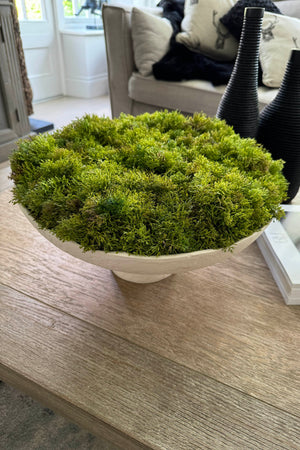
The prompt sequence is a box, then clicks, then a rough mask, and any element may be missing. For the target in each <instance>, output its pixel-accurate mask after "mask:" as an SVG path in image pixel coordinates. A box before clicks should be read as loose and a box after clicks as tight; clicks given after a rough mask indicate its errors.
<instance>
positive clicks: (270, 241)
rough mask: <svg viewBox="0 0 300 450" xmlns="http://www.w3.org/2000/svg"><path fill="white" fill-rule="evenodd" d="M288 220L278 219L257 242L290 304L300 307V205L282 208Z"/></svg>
mask: <svg viewBox="0 0 300 450" xmlns="http://www.w3.org/2000/svg"><path fill="white" fill-rule="evenodd" d="M282 207H283V209H284V210H285V213H286V215H285V217H284V218H283V219H281V220H280V221H278V220H274V221H272V223H271V224H270V225H269V226H268V227H267V228H266V230H265V231H264V232H263V233H262V234H261V236H260V237H259V238H258V239H257V244H258V246H259V248H260V251H261V252H262V254H263V256H264V258H265V260H266V262H267V264H268V266H269V268H270V270H271V273H272V275H273V277H274V279H275V281H276V283H277V285H278V287H279V289H280V292H281V294H282V296H283V298H284V301H285V303H286V304H287V305H300V205H282Z"/></svg>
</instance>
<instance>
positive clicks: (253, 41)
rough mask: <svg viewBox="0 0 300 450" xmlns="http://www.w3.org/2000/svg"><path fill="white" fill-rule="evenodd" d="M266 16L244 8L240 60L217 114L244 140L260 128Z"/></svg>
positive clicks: (261, 10)
mask: <svg viewBox="0 0 300 450" xmlns="http://www.w3.org/2000/svg"><path fill="white" fill-rule="evenodd" d="M263 15H264V8H254V7H251V8H245V13H244V22H243V28H242V34H241V39H240V44H239V49H238V54H237V58H236V61H235V65H234V68H233V71H232V74H231V77H230V80H229V82H228V85H227V88H226V90H225V92H224V94H223V96H222V98H221V101H220V104H219V106H218V110H217V114H216V117H218V118H219V119H224V120H225V121H226V122H227V123H228V125H231V126H232V127H233V129H234V131H235V132H236V133H239V135H240V136H241V137H244V138H246V137H251V138H254V137H255V136H256V131H257V125H258V115H259V109H258V95H257V85H258V67H259V44H260V36H261V27H262V19H263Z"/></svg>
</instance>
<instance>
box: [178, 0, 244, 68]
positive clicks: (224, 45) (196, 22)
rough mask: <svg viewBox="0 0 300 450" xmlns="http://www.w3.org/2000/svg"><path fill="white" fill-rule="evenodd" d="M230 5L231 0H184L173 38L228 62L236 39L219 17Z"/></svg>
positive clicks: (231, 4)
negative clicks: (180, 20) (177, 29)
mask: <svg viewBox="0 0 300 450" xmlns="http://www.w3.org/2000/svg"><path fill="white" fill-rule="evenodd" d="M233 5H234V0H186V2H185V6H184V18H183V21H182V22H181V29H182V32H181V33H178V34H177V36H176V41H177V42H179V43H181V44H184V45H185V46H186V47H188V48H189V49H190V50H192V51H196V52H198V53H202V54H203V55H205V56H209V57H211V58H214V59H215V60H219V61H232V60H233V59H234V58H235V57H236V54H237V48H238V42H237V40H236V39H235V38H234V37H233V36H232V35H231V34H230V33H229V32H228V30H227V29H226V28H225V27H224V26H223V25H222V24H221V23H220V20H219V19H220V17H222V16H223V15H224V14H225V13H226V12H227V11H229V10H230V9H231V8H232V7H233Z"/></svg>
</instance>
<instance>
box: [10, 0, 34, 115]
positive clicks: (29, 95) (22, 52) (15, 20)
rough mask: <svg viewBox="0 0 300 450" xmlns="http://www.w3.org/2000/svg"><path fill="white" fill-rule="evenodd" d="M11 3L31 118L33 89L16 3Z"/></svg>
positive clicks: (12, 0) (28, 110)
mask: <svg viewBox="0 0 300 450" xmlns="http://www.w3.org/2000/svg"><path fill="white" fill-rule="evenodd" d="M10 3H11V4H12V18H13V25H14V33H15V40H16V46H17V51H18V55H19V62H20V69H21V76H22V82H23V88H24V95H25V99H26V106H27V114H28V115H29V116H30V115H31V114H33V107H32V89H31V85H30V81H29V79H28V75H27V69H26V64H25V57H24V50H23V45H22V39H21V33H20V26H19V21H18V15H17V9H16V5H15V3H14V0H10Z"/></svg>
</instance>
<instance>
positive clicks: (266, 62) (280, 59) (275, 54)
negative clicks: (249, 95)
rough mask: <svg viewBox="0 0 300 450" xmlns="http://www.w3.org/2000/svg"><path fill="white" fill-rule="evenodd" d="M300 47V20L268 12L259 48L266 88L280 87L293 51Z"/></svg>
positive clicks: (265, 16)
mask: <svg viewBox="0 0 300 450" xmlns="http://www.w3.org/2000/svg"><path fill="white" fill-rule="evenodd" d="M299 3H300V2H299ZM299 46H300V20H299V19H297V18H295V17H289V16H283V15H278V14H273V13H269V12H266V13H265V15H264V18H263V26H262V39H261V43H260V48H259V55H260V64H261V67H262V71H263V78H262V79H263V83H264V84H265V85H266V86H269V87H273V88H274V87H279V86H280V84H281V81H282V78H283V76H284V73H285V69H286V65H287V62H288V60H289V58H290V54H291V49H292V48H295V47H299Z"/></svg>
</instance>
